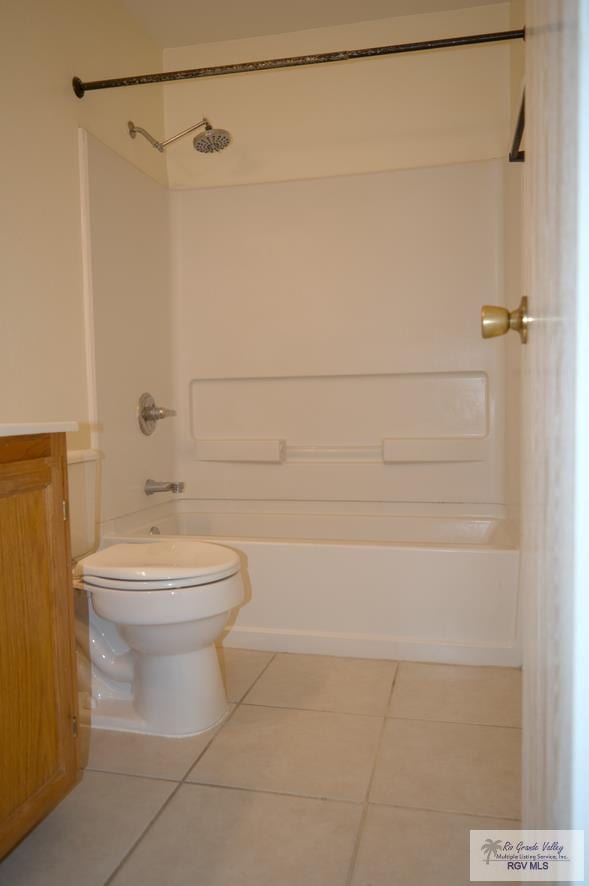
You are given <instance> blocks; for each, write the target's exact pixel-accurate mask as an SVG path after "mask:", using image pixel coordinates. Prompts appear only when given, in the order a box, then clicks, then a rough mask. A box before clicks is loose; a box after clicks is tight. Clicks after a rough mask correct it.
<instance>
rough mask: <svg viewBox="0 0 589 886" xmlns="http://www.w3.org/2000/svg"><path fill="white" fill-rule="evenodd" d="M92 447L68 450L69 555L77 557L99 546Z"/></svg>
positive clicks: (95, 457) (95, 456) (95, 458)
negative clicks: (70, 546)
mask: <svg viewBox="0 0 589 886" xmlns="http://www.w3.org/2000/svg"><path fill="white" fill-rule="evenodd" d="M99 458H100V454H99V453H98V452H96V451H95V450H93V449H82V450H75V451H74V450H72V451H70V452H68V455H67V464H68V486H69V506H70V532H71V539H72V557H73V558H74V559H76V560H77V559H78V558H80V557H83V556H84V555H85V554H88V553H90V552H91V551H95V550H96V548H97V546H98V466H99Z"/></svg>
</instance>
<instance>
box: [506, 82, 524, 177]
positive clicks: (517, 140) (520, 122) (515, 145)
mask: <svg viewBox="0 0 589 886" xmlns="http://www.w3.org/2000/svg"><path fill="white" fill-rule="evenodd" d="M525 128H526V91H525V89H524V91H523V93H522V100H521V104H520V106H519V114H518V115H517V123H516V124H515V132H514V134H513V142H512V144H511V151H510V152H509V162H510V163H524V162H525V159H526V152H525V151H522V149H521V143H522V138H523V137H524V130H525Z"/></svg>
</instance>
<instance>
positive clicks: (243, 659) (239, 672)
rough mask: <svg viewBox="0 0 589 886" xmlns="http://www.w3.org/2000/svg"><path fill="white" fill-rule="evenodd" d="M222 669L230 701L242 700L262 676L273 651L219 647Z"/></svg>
mask: <svg viewBox="0 0 589 886" xmlns="http://www.w3.org/2000/svg"><path fill="white" fill-rule="evenodd" d="M217 651H218V653H219V660H220V662H221V671H222V673H223V679H224V681H225V689H226V690H227V698H228V699H229V701H234V702H238V701H241V699H242V698H243V696H244V695H245V693H246V692H247V691H248V689H249V688H250V686H251V685H252V684H253V683H254V682H255V681H256V680H257V678H258V677H259V676H260V674H261V673H262V671H263V670H264V668H265V667H266V665H267V664H268V662H269V661H270V660H271V658H272V656H273V655H274V653H273V652H257V651H256V650H255V649H228V648H226V647H224V646H220V647H219V648H218V650H217Z"/></svg>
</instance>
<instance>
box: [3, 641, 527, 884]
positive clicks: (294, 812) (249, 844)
mask: <svg viewBox="0 0 589 886" xmlns="http://www.w3.org/2000/svg"><path fill="white" fill-rule="evenodd" d="M221 662H222V666H223V670H224V674H225V679H226V684H227V689H228V696H229V700H230V701H231V702H232V705H233V707H232V709H231V712H230V714H229V716H228V718H227V719H226V720H225V722H224V723H223V724H222V725H221V726H220V727H219V728H218V729H215V730H212V731H211V732H209V733H207V734H205V735H201V736H197V737H196V738H188V739H162V738H154V737H149V736H138V735H130V734H125V733H115V732H104V731H99V730H95V731H93V732H91V731H90V730H85V731H84V733H83V736H82V739H83V756H84V762H85V766H86V769H85V772H84V774H83V777H82V780H81V782H80V784H79V785H78V786H77V787H76V788H75V789H74V791H73V792H72V793H71V794H70V795H69V796H68V797H67V798H66V799H65V800H64V802H63V803H62V804H61V805H60V806H59V807H58V808H57V809H56V810H55V811H54V812H53V813H52V814H51V815H50V816H49V817H48V818H47V819H46V820H45V821H44V822H43V823H42V824H41V825H40V826H39V827H38V828H37V829H36V830H35V831H33V832H32V833H31V834H30V835H29V837H28V838H27V839H26V840H24V841H23V842H22V843H21V844H20V845H19V846H18V847H17V848H16V849H15V850H14V851H13V852H12V854H11V855H10V856H8V858H7V859H6V860H5V861H4V862H3V863H2V864H0V886H58V884H59V886H82V884H83V886H105V884H113V886H193V884H198V886H238V884H239V886H276V884H280V886H301V884H305V886H463V884H468V883H469V878H468V860H467V846H468V831H469V829H470V828H502V827H517V826H518V823H517V819H518V817H519V814H520V810H519V793H520V787H519V785H520V777H519V753H520V752H519V744H520V725H521V724H520V673H519V671H517V670H513V669H510V668H473V667H455V666H449V665H428V664H415V663H410V662H402V663H401V664H399V665H397V664H395V663H394V662H386V661H365V660H358V659H345V658H328V657H320V656H313V655H291V654H281V653H279V654H276V655H275V654H273V653H266V652H252V651H248V650H236V649H225V650H222V651H221Z"/></svg>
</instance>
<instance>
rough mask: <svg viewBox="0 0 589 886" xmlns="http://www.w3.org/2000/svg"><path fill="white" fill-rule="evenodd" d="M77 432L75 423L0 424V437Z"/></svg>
mask: <svg viewBox="0 0 589 886" xmlns="http://www.w3.org/2000/svg"><path fill="white" fill-rule="evenodd" d="M77 430H78V423H77V422H76V421H23V422H3V423H0V437H22V436H24V435H28V434H65V433H71V432H73V431H77Z"/></svg>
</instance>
